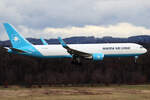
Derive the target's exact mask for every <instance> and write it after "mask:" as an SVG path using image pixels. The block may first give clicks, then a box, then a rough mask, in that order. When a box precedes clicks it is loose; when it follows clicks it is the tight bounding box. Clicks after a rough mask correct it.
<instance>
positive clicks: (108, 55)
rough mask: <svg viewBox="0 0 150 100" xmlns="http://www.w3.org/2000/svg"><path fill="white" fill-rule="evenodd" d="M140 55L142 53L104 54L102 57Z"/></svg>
mask: <svg viewBox="0 0 150 100" xmlns="http://www.w3.org/2000/svg"><path fill="white" fill-rule="evenodd" d="M139 55H142V53H136V54H105V55H104V57H132V56H139Z"/></svg>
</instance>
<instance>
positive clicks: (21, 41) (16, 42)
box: [3, 23, 32, 48]
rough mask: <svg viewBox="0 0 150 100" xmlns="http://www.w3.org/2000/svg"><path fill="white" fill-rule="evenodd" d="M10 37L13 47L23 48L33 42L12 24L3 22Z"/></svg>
mask: <svg viewBox="0 0 150 100" xmlns="http://www.w3.org/2000/svg"><path fill="white" fill-rule="evenodd" d="M3 25H4V27H5V29H6V31H7V34H8V37H9V39H10V41H11V44H12V47H13V48H22V47H26V46H32V44H31V43H30V42H28V41H27V40H26V39H25V38H23V37H22V36H21V35H20V34H19V33H18V32H17V31H16V30H15V29H14V28H13V26H12V25H10V24H8V23H4V24H3Z"/></svg>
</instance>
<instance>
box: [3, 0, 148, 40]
mask: <svg viewBox="0 0 150 100" xmlns="http://www.w3.org/2000/svg"><path fill="white" fill-rule="evenodd" d="M0 22H1V23H3V22H8V23H11V24H13V25H14V26H15V27H16V29H17V30H18V31H19V32H21V34H23V36H25V37H36V38H39V37H40V36H42V37H44V38H56V37H57V36H62V37H70V36H80V35H81V36H83V35H85V36H96V37H102V36H105V35H109V36H114V37H115V36H117V37H121V36H122V37H128V36H132V35H149V34H150V33H149V31H150V1H149V0H0ZM124 23H125V24H124ZM119 25H120V26H119ZM125 25H127V27H129V26H130V28H129V29H130V30H128V29H126V28H125V29H126V30H124V28H121V26H123V27H126V26H125ZM87 26H92V28H91V27H90V28H91V29H87V28H89V27H87ZM111 26H112V27H113V29H111V30H110V27H111ZM73 27H75V29H77V30H72V29H73ZM95 27H97V29H95ZM141 27H142V28H141ZM98 28H99V29H98ZM102 28H104V30H102ZM139 28H140V30H139ZM51 29H53V30H55V32H54V31H51ZM120 29H122V30H120ZM136 29H137V30H138V32H137V31H136ZM0 30H1V31H0V35H1V38H0V40H3V39H8V38H7V35H6V34H5V33H4V32H5V31H4V28H3V26H2V25H0ZM47 30H48V31H47ZM64 30H65V31H64ZM83 30H84V31H83ZM85 30H87V31H85ZM88 30H90V31H88ZM92 30H93V32H95V33H92ZM115 30H116V31H115ZM131 30H132V31H131ZM133 30H134V31H133ZM67 32H70V33H67ZM75 32H77V33H75ZM121 32H125V33H121ZM122 34H125V35H122Z"/></svg>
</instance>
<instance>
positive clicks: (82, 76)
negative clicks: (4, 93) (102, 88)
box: [0, 48, 150, 86]
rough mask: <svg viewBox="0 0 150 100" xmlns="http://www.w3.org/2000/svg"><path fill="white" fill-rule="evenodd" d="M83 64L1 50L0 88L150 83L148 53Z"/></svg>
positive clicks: (69, 60) (149, 54)
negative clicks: (8, 85) (36, 85)
mask: <svg viewBox="0 0 150 100" xmlns="http://www.w3.org/2000/svg"><path fill="white" fill-rule="evenodd" d="M82 62H83V64H82V65H73V64H71V59H67V58H65V59H63V58H59V59H40V58H33V57H29V56H23V55H14V54H9V53H7V52H6V50H5V49H3V48H0V85H4V84H11V85H13V84H15V85H26V86H28V85H32V84H40V85H42V84H47V85H56V84H64V85H68V84H73V85H78V84H91V85H92V84H105V85H109V84H143V83H149V82H150V51H148V52H147V53H146V54H144V55H141V56H140V57H139V59H137V61H136V62H135V59H134V57H127V58H104V60H103V61H90V60H84V59H82Z"/></svg>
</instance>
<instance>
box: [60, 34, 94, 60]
mask: <svg viewBox="0 0 150 100" xmlns="http://www.w3.org/2000/svg"><path fill="white" fill-rule="evenodd" d="M58 40H59V42H60V44H61V45H62V46H63V47H64V48H65V49H66V50H67V52H68V53H69V54H71V55H77V56H79V57H82V58H87V59H90V58H92V54H89V53H86V52H82V51H78V50H75V49H72V48H70V47H69V46H68V45H67V44H66V43H65V42H64V41H63V40H62V38H61V37H58Z"/></svg>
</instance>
